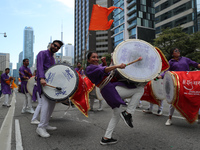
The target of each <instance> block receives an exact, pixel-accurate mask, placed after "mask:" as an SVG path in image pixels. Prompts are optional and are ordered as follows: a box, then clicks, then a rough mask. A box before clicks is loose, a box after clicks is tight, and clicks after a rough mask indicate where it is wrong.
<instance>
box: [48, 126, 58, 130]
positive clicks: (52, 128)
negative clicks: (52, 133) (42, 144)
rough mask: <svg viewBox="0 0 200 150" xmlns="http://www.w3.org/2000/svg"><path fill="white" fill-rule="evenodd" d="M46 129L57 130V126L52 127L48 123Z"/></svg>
mask: <svg viewBox="0 0 200 150" xmlns="http://www.w3.org/2000/svg"><path fill="white" fill-rule="evenodd" d="M46 129H47V130H56V129H57V127H52V126H50V125H48V126H47V127H46Z"/></svg>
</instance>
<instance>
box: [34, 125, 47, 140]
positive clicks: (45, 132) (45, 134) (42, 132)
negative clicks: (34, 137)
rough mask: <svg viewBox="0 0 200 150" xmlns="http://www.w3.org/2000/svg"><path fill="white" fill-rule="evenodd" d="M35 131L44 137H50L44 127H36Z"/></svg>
mask: <svg viewBox="0 0 200 150" xmlns="http://www.w3.org/2000/svg"><path fill="white" fill-rule="evenodd" d="M36 133H37V134H38V135H39V136H41V137H44V138H47V137H50V134H49V133H48V132H47V131H46V129H45V128H38V127H37V129H36Z"/></svg>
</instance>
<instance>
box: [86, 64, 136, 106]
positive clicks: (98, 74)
mask: <svg viewBox="0 0 200 150" xmlns="http://www.w3.org/2000/svg"><path fill="white" fill-rule="evenodd" d="M106 67H107V66H103V65H102V64H101V65H92V64H90V65H89V66H88V67H87V68H86V73H87V76H88V78H89V79H90V80H91V81H92V82H93V83H94V84H95V85H98V84H99V83H100V82H101V81H102V80H103V79H104V77H105V76H108V74H107V73H105V72H104V70H105V68H106ZM116 86H125V87H128V88H130V87H131V88H136V87H135V85H133V84H132V85H131V86H130V85H127V84H126V83H124V82H109V83H108V84H107V85H106V86H104V87H103V88H102V90H101V94H102V96H103V98H104V99H105V100H106V102H107V103H108V105H109V106H110V107H111V108H112V109H113V108H116V107H119V106H120V105H121V104H123V105H126V103H125V102H124V101H123V100H122V99H121V97H120V95H119V94H118V92H117V90H116V89H115V87H116Z"/></svg>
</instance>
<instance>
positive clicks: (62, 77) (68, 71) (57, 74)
mask: <svg viewBox="0 0 200 150" xmlns="http://www.w3.org/2000/svg"><path fill="white" fill-rule="evenodd" d="M45 78H46V79H45V80H46V82H47V84H49V85H51V86H54V87H60V88H62V89H61V90H58V89H56V88H52V87H49V86H44V87H43V86H42V90H43V92H44V95H45V96H46V97H47V98H49V99H50V100H53V101H56V102H60V101H64V100H66V99H68V98H69V97H71V96H72V95H73V94H74V93H75V92H76V90H77V88H78V82H79V78H78V74H77V72H76V71H75V70H74V69H73V68H72V67H70V66H67V65H66V64H58V65H54V66H52V67H50V68H49V69H48V70H47V71H46V72H45Z"/></svg>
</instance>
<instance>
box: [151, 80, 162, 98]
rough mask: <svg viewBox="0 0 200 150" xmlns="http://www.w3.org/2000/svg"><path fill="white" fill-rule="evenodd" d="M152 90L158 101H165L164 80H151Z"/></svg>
mask: <svg viewBox="0 0 200 150" xmlns="http://www.w3.org/2000/svg"><path fill="white" fill-rule="evenodd" d="M151 88H152V91H153V95H154V97H155V98H156V99H158V100H163V99H165V96H164V91H163V79H159V80H151Z"/></svg>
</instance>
